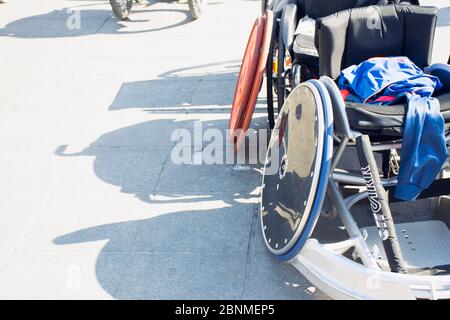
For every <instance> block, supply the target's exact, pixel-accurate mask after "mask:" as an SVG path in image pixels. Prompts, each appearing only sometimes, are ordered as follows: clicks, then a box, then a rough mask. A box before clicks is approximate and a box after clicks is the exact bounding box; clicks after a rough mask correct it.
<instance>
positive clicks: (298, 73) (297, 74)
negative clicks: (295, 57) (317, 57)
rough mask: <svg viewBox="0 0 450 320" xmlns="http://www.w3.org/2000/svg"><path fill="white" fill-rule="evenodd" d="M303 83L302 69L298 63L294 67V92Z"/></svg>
mask: <svg viewBox="0 0 450 320" xmlns="http://www.w3.org/2000/svg"><path fill="white" fill-rule="evenodd" d="M301 82H302V67H301V65H300V64H298V63H294V64H293V65H292V86H291V89H292V90H294V89H295V87H296V86H298V85H299V84H300V83H301Z"/></svg>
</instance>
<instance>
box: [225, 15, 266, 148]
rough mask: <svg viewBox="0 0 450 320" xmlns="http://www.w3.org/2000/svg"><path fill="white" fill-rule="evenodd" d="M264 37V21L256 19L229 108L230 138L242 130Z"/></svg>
mask: <svg viewBox="0 0 450 320" xmlns="http://www.w3.org/2000/svg"><path fill="white" fill-rule="evenodd" d="M263 35H264V21H263V19H262V18H257V19H256V21H255V23H254V24H253V27H252V30H251V32H250V36H249V39H248V42H247V47H246V48H245V53H244V58H243V59H242V64H241V69H240V71H239V77H238V81H237V84H236V90H235V92H234V98H233V105H232V106H231V115H230V122H229V124H228V129H229V130H230V138H233V139H235V137H234V131H236V130H238V129H241V128H242V121H243V118H244V114H245V111H246V108H247V104H248V101H249V98H250V94H251V90H252V86H253V82H254V79H255V74H256V68H257V67H258V62H259V56H260V45H261V42H262V40H263Z"/></svg>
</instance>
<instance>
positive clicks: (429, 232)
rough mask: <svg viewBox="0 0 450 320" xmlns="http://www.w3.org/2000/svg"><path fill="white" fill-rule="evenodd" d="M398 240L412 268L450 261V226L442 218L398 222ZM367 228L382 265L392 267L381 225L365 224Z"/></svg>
mask: <svg viewBox="0 0 450 320" xmlns="http://www.w3.org/2000/svg"><path fill="white" fill-rule="evenodd" d="M395 228H396V230H397V236H398V241H399V243H400V247H401V250H402V253H403V258H404V259H405V262H406V265H407V268H408V270H409V271H410V272H411V273H420V272H422V271H425V270H429V269H434V268H435V267H437V266H446V265H450V230H449V229H448V227H447V225H446V224H445V223H444V222H442V221H438V220H431V221H420V222H409V223H400V224H396V225H395ZM361 231H362V232H363V233H365V232H367V239H366V241H367V244H368V245H369V248H372V250H373V252H374V254H376V256H377V260H378V262H379V265H380V266H381V267H382V268H383V269H386V270H388V263H387V260H386V254H385V252H384V249H383V244H382V242H381V239H380V237H379V236H378V229H377V227H365V228H361Z"/></svg>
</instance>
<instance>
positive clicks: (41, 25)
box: [0, 4, 192, 38]
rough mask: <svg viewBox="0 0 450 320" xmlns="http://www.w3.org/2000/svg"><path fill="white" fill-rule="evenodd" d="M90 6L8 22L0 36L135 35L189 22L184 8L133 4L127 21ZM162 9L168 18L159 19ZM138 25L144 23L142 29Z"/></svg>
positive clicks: (110, 11) (109, 11)
mask: <svg viewBox="0 0 450 320" xmlns="http://www.w3.org/2000/svg"><path fill="white" fill-rule="evenodd" d="M93 5H94V4H91V5H82V6H77V7H69V8H64V9H60V10H53V11H51V12H48V13H43V14H40V15H35V16H30V17H26V18H22V19H18V20H15V21H12V22H10V23H8V24H6V25H5V26H4V27H3V28H0V37H2V36H3V37H18V38H65V37H80V36H87V35H92V34H98V33H100V34H137V33H149V32H156V31H162V30H168V29H172V28H176V27H179V26H182V25H184V24H186V23H189V22H191V21H192V18H191V16H190V14H189V11H188V10H187V8H186V9H158V8H152V7H150V6H148V5H147V6H136V8H133V12H132V13H133V14H132V15H130V18H129V19H128V20H126V21H118V20H116V19H115V18H114V16H113V14H112V10H100V9H85V7H87V6H93ZM97 5H98V4H97ZM163 12H170V13H171V15H170V19H167V18H166V19H162V18H161V17H160V15H161V13H163ZM136 24H139V28H138V29H134V28H133V26H134V25H136ZM142 25H144V26H145V25H147V26H145V27H144V28H143V27H142ZM31 30H32V31H31Z"/></svg>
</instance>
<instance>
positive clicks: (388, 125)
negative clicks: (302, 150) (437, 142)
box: [346, 93, 450, 138]
mask: <svg viewBox="0 0 450 320" xmlns="http://www.w3.org/2000/svg"><path fill="white" fill-rule="evenodd" d="M436 98H437V99H438V100H439V103H440V108H441V114H442V116H443V117H444V121H445V128H446V131H448V130H449V128H450V93H443V94H441V95H438V96H437V97H436ZM346 112H347V116H348V120H349V122H350V126H351V127H352V129H353V130H357V131H360V132H361V133H365V134H370V135H371V136H378V137H384V138H394V137H401V136H402V134H403V120H404V118H405V114H406V103H403V104H397V105H376V104H365V103H354V102H347V103H346Z"/></svg>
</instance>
